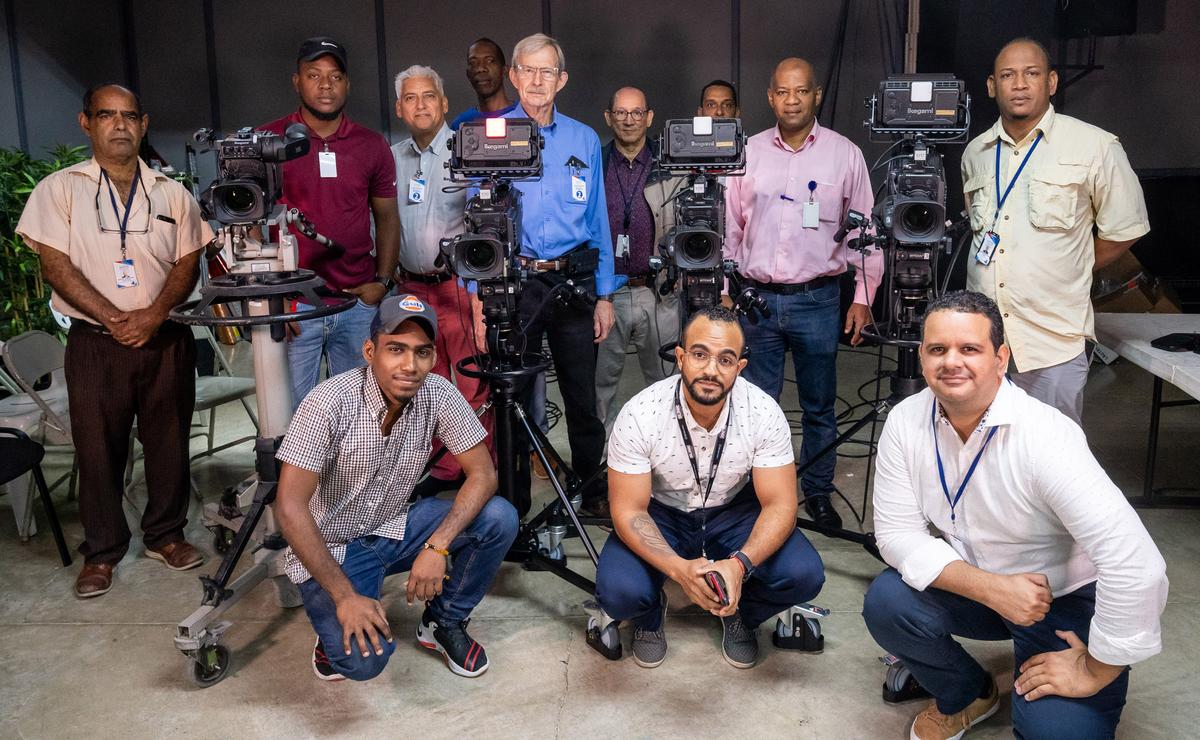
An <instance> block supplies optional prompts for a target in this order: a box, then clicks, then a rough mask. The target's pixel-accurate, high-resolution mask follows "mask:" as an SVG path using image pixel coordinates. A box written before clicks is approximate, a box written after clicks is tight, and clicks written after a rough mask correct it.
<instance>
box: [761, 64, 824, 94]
mask: <svg viewBox="0 0 1200 740" xmlns="http://www.w3.org/2000/svg"><path fill="white" fill-rule="evenodd" d="M786 72H797V73H799V74H801V75H802V76H803V77H804V78H805V79H806V80H807V81H808V83H809V85H810V86H812V87H813V88H815V87H816V86H817V70H816V68H815V67H813V66H812V64H811V63H810V62H809V61H808V60H807V59H801V58H800V57H788V58H787V59H784V60H783V61H782V62H780V63H779V64H776V65H775V69H774V70H773V71H772V72H771V80H770V82H769V83H768V85H769V88H770V89H772V90H774V89H775V85H776V83H777V81H778V80H779V76H780V75H781V74H783V73H786Z"/></svg>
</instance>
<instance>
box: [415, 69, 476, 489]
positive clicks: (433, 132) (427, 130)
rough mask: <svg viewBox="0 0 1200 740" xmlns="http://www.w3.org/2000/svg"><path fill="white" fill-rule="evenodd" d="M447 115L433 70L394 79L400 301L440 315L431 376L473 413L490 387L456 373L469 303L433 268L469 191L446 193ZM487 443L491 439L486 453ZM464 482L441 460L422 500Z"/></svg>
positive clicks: (450, 460) (467, 339) (467, 349)
mask: <svg viewBox="0 0 1200 740" xmlns="http://www.w3.org/2000/svg"><path fill="white" fill-rule="evenodd" d="M448 109H449V102H448V101H447V100H446V94H445V88H444V86H443V83H442V77H441V75H439V74H438V73H437V72H436V71H434V70H433V69H432V68H431V67H426V66H422V65H419V64H414V65H413V66H411V67H409V68H408V69H405V70H404V71H403V72H401V73H400V74H398V75H396V117H397V118H399V119H400V120H401V121H404V124H405V125H406V126H408V132H409V134H411V136H409V138H407V139H405V140H404V141H401V142H400V143H398V144H396V145H395V146H393V147H392V158H393V159H395V160H396V187H397V189H398V191H399V192H398V197H397V199H396V200H397V204H398V207H399V209H400V265H399V269H398V273H399V275H398V280H399V285H400V292H401V293H410V294H412V295H415V296H417V297H418V298H420V299H421V300H422V301H424V302H425V303H426V304H428V305H429V306H430V307H432V308H433V310H434V312H435V313H436V314H437V317H438V323H439V325H440V326H441V331H439V332H438V336H437V361H436V362H435V363H434V366H433V372H434V373H435V374H437V375H441V376H442V377H444V378H447V379H453V380H454V382H455V385H457V386H458V390H459V391H460V392H461V393H462V394H463V396H464V397H465V398H466V399H467V402H468V403H469V404H471V407H472V408H475V409H478V408H479V407H480V406H482V405H483V403H484V402H485V401H486V400H487V385H486V384H485V383H484V382H483V381H482V380H480V379H478V378H470V377H467V376H465V375H460V374H458V373H457V372H453V369H454V368H455V367H456V366H457V364H458V361H459V360H461V359H463V358H465V357H467V356H469V355H471V354H473V353H474V351H475V342H474V340H473V339H472V337H471V335H470V329H469V327H470V326H471V322H470V319H471V300H470V297H469V296H468V294H467V292H466V289H465V288H463V287H462V286H461V285H460V284H459V282H458V281H457V280H456V279H455V278H454V275H453V274H452V273H450V272H449V271H448V270H447V269H446V268H445V267H444V266H443V265H441V263H440V261H439V260H438V241H439V240H440V239H442V238H446V237H451V236H454V235H456V234H460V233H462V231H463V208H464V206H465V205H466V191H464V190H458V191H456V192H450V193H447V192H445V191H444V190H443V188H444V187H445V186H446V185H448V184H449V180H448V179H447V175H448V174H449V173H448V171H447V170H446V166H445V165H446V162H447V160H448V159H449V158H450V150H449V148H448V147H447V142H449V140H450V137H451V136H452V134H451V131H450V127H449V126H447V125H446V111H447V110H448ZM486 426H487V424H486V422H485V427H486ZM491 439H492V437H491V435H490V434H489V435H488V444H489V447H490V446H491V444H492V443H491ZM461 478H462V468H460V467H459V465H458V463H457V462H456V461H455V459H454V456H452V455H443V456H442V458H441V459H440V460H439V461H438V462H437V464H436V465H435V466H434V468H433V470H432V471H431V473H430V480H429V481H428V484H427V487H426V488H423V489H422V493H432V492H436V491H437V490H440V489H442V488H449V487H453V486H454V485H455V484H456V483H458V482H459V481H460V480H461Z"/></svg>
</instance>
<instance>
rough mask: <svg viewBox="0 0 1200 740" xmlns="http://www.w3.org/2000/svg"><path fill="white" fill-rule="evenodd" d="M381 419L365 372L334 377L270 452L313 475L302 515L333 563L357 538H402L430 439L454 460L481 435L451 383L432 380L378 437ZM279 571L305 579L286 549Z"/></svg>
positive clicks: (379, 400)
mask: <svg viewBox="0 0 1200 740" xmlns="http://www.w3.org/2000/svg"><path fill="white" fill-rule="evenodd" d="M386 413H387V403H386V402H385V401H384V398H383V394H382V392H381V391H380V390H379V385H378V384H377V383H376V382H375V376H374V374H373V373H372V372H371V368H369V367H365V368H356V369H354V370H349V371H347V372H344V373H342V374H340V375H335V376H334V377H332V378H330V379H329V380H326V381H325V382H324V383H321V384H320V385H318V386H317V387H316V388H314V389H313V391H312V393H309V394H308V395H307V396H306V397H305V398H304V400H303V401H302V402H301V403H300V408H298V409H296V415H295V416H294V417H293V418H292V423H291V425H290V426H289V427H288V432H287V436H285V437H284V438H283V445H282V446H281V447H280V448H279V451H278V452H277V453H275V457H276V458H277V459H279V460H280V461H282V462H285V463H288V464H290V465H295V466H296V467H298V468H303V469H305V470H308V471H311V472H314V473H318V474H319V475H320V477H319V479H318V483H317V491H316V493H315V494H313V497H312V499H311V500H310V501H309V504H308V510H309V512H310V513H311V514H312V516H313V520H314V521H316V523H317V529H319V530H320V532H321V536H322V537H324V539H325V543H326V544H327V545H328V546H329V552H330V554H331V555H333V557H334V559H336V560H337V561H338V562H339V563H340V562H342V560H343V558H345V556H346V545H347V543H349V542H350V541H352V540H355V539H358V538H359V537H365V536H367V535H376V536H379V537H390V538H391V539H396V540H402V539H404V527H405V525H406V524H407V523H408V508H409V506H410V505H411V504H412V503H413V501H412V491H413V486H414V485H416V483H417V479H418V478H420V476H421V471H422V470H423V469H424V468H425V464H426V463H427V462H428V461H429V454H430V449H431V444H432V440H433V437H434V435H437V438H438V439H440V440H441V441H442V443H443V444H444V445H445V446H446V449H448V450H449V451H450V453H451V454H454V455H459V454H462V453H463V452H466V451H467V450H469V449H471V448H472V447H474V446H475V445H477V444H479V443H480V442H481V441H483V438H484V437H486V436H487V432H485V431H484V429H483V426H482V425H481V424H480V423H479V420H478V419H476V418H475V413H474V412H473V411H471V406H470V405H469V404H468V403H467V401H466V399H465V398H463V396H462V394H461V393H459V392H458V389H457V388H455V387H454V384H453V383H451V382H450V381H449V380H446V379H445V378H443V377H441V376H440V375H434V374H433V373H430V374H429V375H427V376H425V382H423V383H422V384H421V387H420V388H419V389H418V390H417V393H416V395H415V396H413V397H412V399H410V400H409V402H408V404H407V405H406V406H405V407H404V410H403V411H402V412H400V417H399V418H398V419H396V422H395V424H394V425H393V426H392V429H391V432H390V433H389V434H388V435H387V436H386V437H385V436H383V433H382V432H381V431H380V425H381V424H382V422H383V418H384V415H385V414H386ZM284 568H285V570H286V572H287V575H288V577H289V578H291V579H292V582H294V583H304V582H305V581H307V580H308V579H309V578H311V575H310V574H309V572H308V570H307V569H305V567H304V564H303V563H301V562H300V558H298V557H297V556H296V553H295V552H293V551H292V548H290V547H289V548H288V549H287V550H286V551H285V552H284Z"/></svg>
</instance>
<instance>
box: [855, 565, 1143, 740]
mask: <svg viewBox="0 0 1200 740" xmlns="http://www.w3.org/2000/svg"><path fill="white" fill-rule="evenodd" d="M1095 613H1096V584H1094V583H1091V584H1088V585H1086V586H1084V587H1082V588H1079V589H1076V590H1075V591H1073V592H1071V593H1069V594H1066V595H1064V596H1059V597H1058V598H1056V599H1054V602H1053V603H1052V604H1051V605H1050V612H1049V613H1048V614H1047V615H1046V618H1045V619H1043V620H1042V621H1040V622H1038V623H1036V624H1033V625H1030V626H1029V627H1021V626H1019V625H1016V624H1013V623H1012V622H1008V621H1005V620H1004V619H1003V618H1001V616H1000V615H999V614H997V613H996V612H994V611H992V610H991V609H989V608H987V607H986V606H984V605H983V604H980V603H979V602H977V601H972V600H971V599H968V598H966V597H963V596H959V595H957V594H952V593H950V592H949V591H942V590H940V589H936V588H927V589H925V590H924V591H917V590H916V589H914V588H912V587H911V586H909V585H908V584H907V583H905V582H904V581H903V580H902V579H901V578H900V574H899V573H898V572H896V571H895V570H893V569H892V568H888V569H887V570H885V571H884V572H883V573H881V574H879V577H878V578H876V579H875V581H874V582H873V583H872V584H871V587H870V588H869V589H868V590H867V595H866V598H865V599H864V601H863V619H864V620H865V621H866V623H867V629H868V630H870V632H871V636H872V637H874V638H875V641H876V642H878V643H879V645H880V646H881V647H883V649H885V650H887V651H888V652H890V653H892V654H893V655H895V656H896V657H898V658H900V659H901V660H903V661H904V665H906V666H908V669H909V670H910V671H912V674H913V677H914V678H916V679H917V682H918V683H920V684H921V686H923V687H925V689H926V690H928V691H929V693H931V694H933V696H934V698H936V699H937V704H938V711H939V712H942V713H943V714H954V713H956V712H960V711H962V710H963V709H965V708H966V706H967V705H968V704H970V703H971V702H972V701H974V700H975V699H977V698H978V697H979V694H980V692H981V690H982V688H983V684H984V681H985V680H987V673H986V671H985V670H984V669H983V666H981V665H979V663H978V662H976V660H975V659H974V658H972V657H971V656H970V655H969V654H968V653H967V651H966V650H964V649H963V647H962V645H960V644H958V642H957V641H955V640H954V637H955V636H959V637H965V638H967V639H970V640H1012V641H1013V661H1014V665H1015V668H1016V678H1020V676H1021V673H1020V668H1021V664H1022V663H1024V662H1025V661H1026V660H1029V659H1030V658H1032V657H1033V656H1035V655H1038V654H1040V653H1047V652H1056V651H1059V650H1066V649H1067V647H1068V646H1067V643H1066V641H1064V640H1062V639H1061V638H1059V637H1058V636H1057V635H1055V634H1054V631H1055V630H1070V631H1072V632H1074V633H1075V634H1076V635H1077V636H1078V637H1079V639H1080V640H1083V641H1084V642H1085V643H1086V642H1087V641H1088V630H1089V628H1090V627H1091V622H1092V615H1093V614H1095ZM1128 689H1129V671H1128V670H1126V671H1125V672H1123V673H1122V674H1121V675H1120V676H1119V677H1118V678H1117V680H1115V681H1113V682H1112V683H1110V684H1109V685H1108V686H1105V687H1104V688H1103V689H1101V690H1100V691H1099V692H1098V693H1097V694H1096V695H1095V696H1089V697H1087V698H1086V699H1067V698H1064V697H1061V696H1044V697H1042V698H1041V699H1035V700H1034V701H1026V700H1025V698H1024V697H1022V696H1018V695H1017V694H1016V692H1013V695H1012V722H1013V733H1014V734H1015V735H1016V736H1017V737H1018V738H1051V739H1053V740H1067V739H1068V738H1089V740H1090V739H1091V738H1106V737H1113V734H1114V733H1115V732H1116V727H1117V722H1119V721H1120V719H1121V710H1122V709H1123V708H1124V707H1125V692H1126V691H1127V690H1128Z"/></svg>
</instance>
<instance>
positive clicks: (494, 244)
mask: <svg viewBox="0 0 1200 740" xmlns="http://www.w3.org/2000/svg"><path fill="white" fill-rule="evenodd" d="M449 147H450V161H449V162H448V163H447V164H446V166H447V168H448V169H449V170H450V179H451V180H452V181H454V182H478V183H479V194H478V195H476V196H474V197H472V198H471V199H470V200H468V201H467V206H466V210H465V212H464V213H463V217H464V220H465V221H466V231H465V232H464V233H462V234H459V235H458V236H456V237H454V238H453V239H443V240H442V241H441V251H442V259H443V260H444V261H445V262H447V263H449V265H450V269H451V270H452V271H453V272H454V273H455V274H456V275H458V276H459V277H461V278H462V279H464V280H477V281H481V282H486V281H496V280H498V279H502V278H503V277H504V276H505V275H507V274H508V273H509V270H508V268H509V266H510V263H511V262H512V260H513V259H515V257H516V251H517V232H516V226H515V224H516V223H518V222H519V221H520V202H519V199H518V196H519V194H520V193H519V191H517V190H516V189H515V188H513V187H512V186H511V184H510V181H511V180H516V179H523V178H529V177H539V176H541V174H542V137H541V134H540V133H538V127H537V123H536V122H534V121H533V120H532V119H529V118H488V119H484V120H479V121H467V122H466V123H463V124H462V126H461V127H460V128H459V130H458V133H457V134H455V135H454V137H453V138H451V140H450V142H449Z"/></svg>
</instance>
